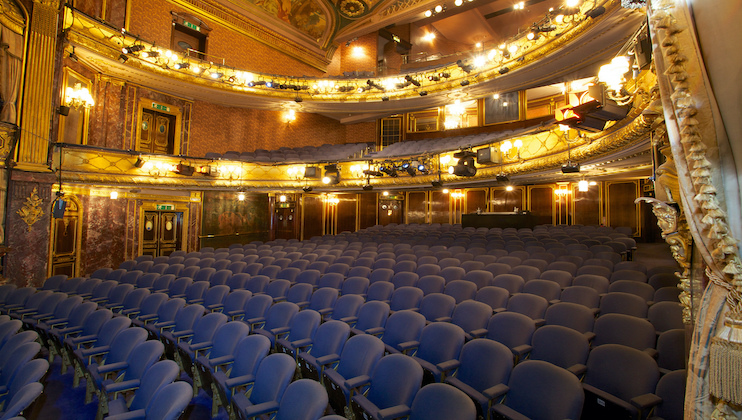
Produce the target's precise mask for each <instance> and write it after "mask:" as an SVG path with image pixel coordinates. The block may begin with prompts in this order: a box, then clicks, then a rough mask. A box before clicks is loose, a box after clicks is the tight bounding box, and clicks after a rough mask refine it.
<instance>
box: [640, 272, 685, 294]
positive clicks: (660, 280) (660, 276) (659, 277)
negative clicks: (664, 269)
mask: <svg viewBox="0 0 742 420" xmlns="http://www.w3.org/2000/svg"><path fill="white" fill-rule="evenodd" d="M647 282H648V283H649V285H650V286H652V287H654V289H655V290H659V289H661V288H663V287H678V283H679V282H680V280H679V279H678V276H676V275H675V274H674V273H657V274H653V275H652V277H650V278H649V280H648V281H647Z"/></svg>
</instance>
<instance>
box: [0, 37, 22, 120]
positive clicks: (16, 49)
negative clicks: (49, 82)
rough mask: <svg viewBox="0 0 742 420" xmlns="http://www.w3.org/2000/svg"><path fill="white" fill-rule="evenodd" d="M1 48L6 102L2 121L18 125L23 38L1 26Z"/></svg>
mask: <svg viewBox="0 0 742 420" xmlns="http://www.w3.org/2000/svg"><path fill="white" fill-rule="evenodd" d="M0 47H2V50H3V51H2V53H1V54H2V69H1V71H2V79H1V80H0V83H1V85H0V87H1V89H0V96H2V98H3V100H4V101H5V105H4V106H3V109H2V112H0V120H1V121H5V122H9V123H13V124H17V123H18V115H17V109H16V102H17V101H18V91H19V88H20V85H21V72H22V65H23V59H22V57H23V36H22V35H19V34H17V33H15V32H13V31H11V30H9V29H8V28H5V27H2V26H0Z"/></svg>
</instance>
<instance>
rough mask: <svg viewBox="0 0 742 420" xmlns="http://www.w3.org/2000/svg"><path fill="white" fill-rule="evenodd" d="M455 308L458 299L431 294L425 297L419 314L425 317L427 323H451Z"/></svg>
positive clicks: (440, 294)
mask: <svg viewBox="0 0 742 420" xmlns="http://www.w3.org/2000/svg"><path fill="white" fill-rule="evenodd" d="M455 307H456V299H454V298H453V297H451V296H448V295H444V294H442V293H431V294H429V295H426V296H425V297H423V299H422V301H421V302H420V311H419V312H420V313H421V314H422V315H423V316H424V317H425V320H426V323H431V322H450V321H451V315H452V314H453V310H454V308H455Z"/></svg>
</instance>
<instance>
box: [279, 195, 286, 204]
mask: <svg viewBox="0 0 742 420" xmlns="http://www.w3.org/2000/svg"><path fill="white" fill-rule="evenodd" d="M278 202H279V203H285V202H286V195H284V194H281V195H279V196H278Z"/></svg>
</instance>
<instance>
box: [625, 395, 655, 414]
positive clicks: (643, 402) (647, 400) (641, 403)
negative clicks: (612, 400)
mask: <svg viewBox="0 0 742 420" xmlns="http://www.w3.org/2000/svg"><path fill="white" fill-rule="evenodd" d="M661 402H662V398H660V397H659V396H657V395H655V394H644V395H639V396H637V397H634V398H632V399H631V404H633V405H634V407H636V408H638V409H639V410H641V411H645V410H648V409H650V408H652V407H654V406H656V405H658V404H660V403H661Z"/></svg>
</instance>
